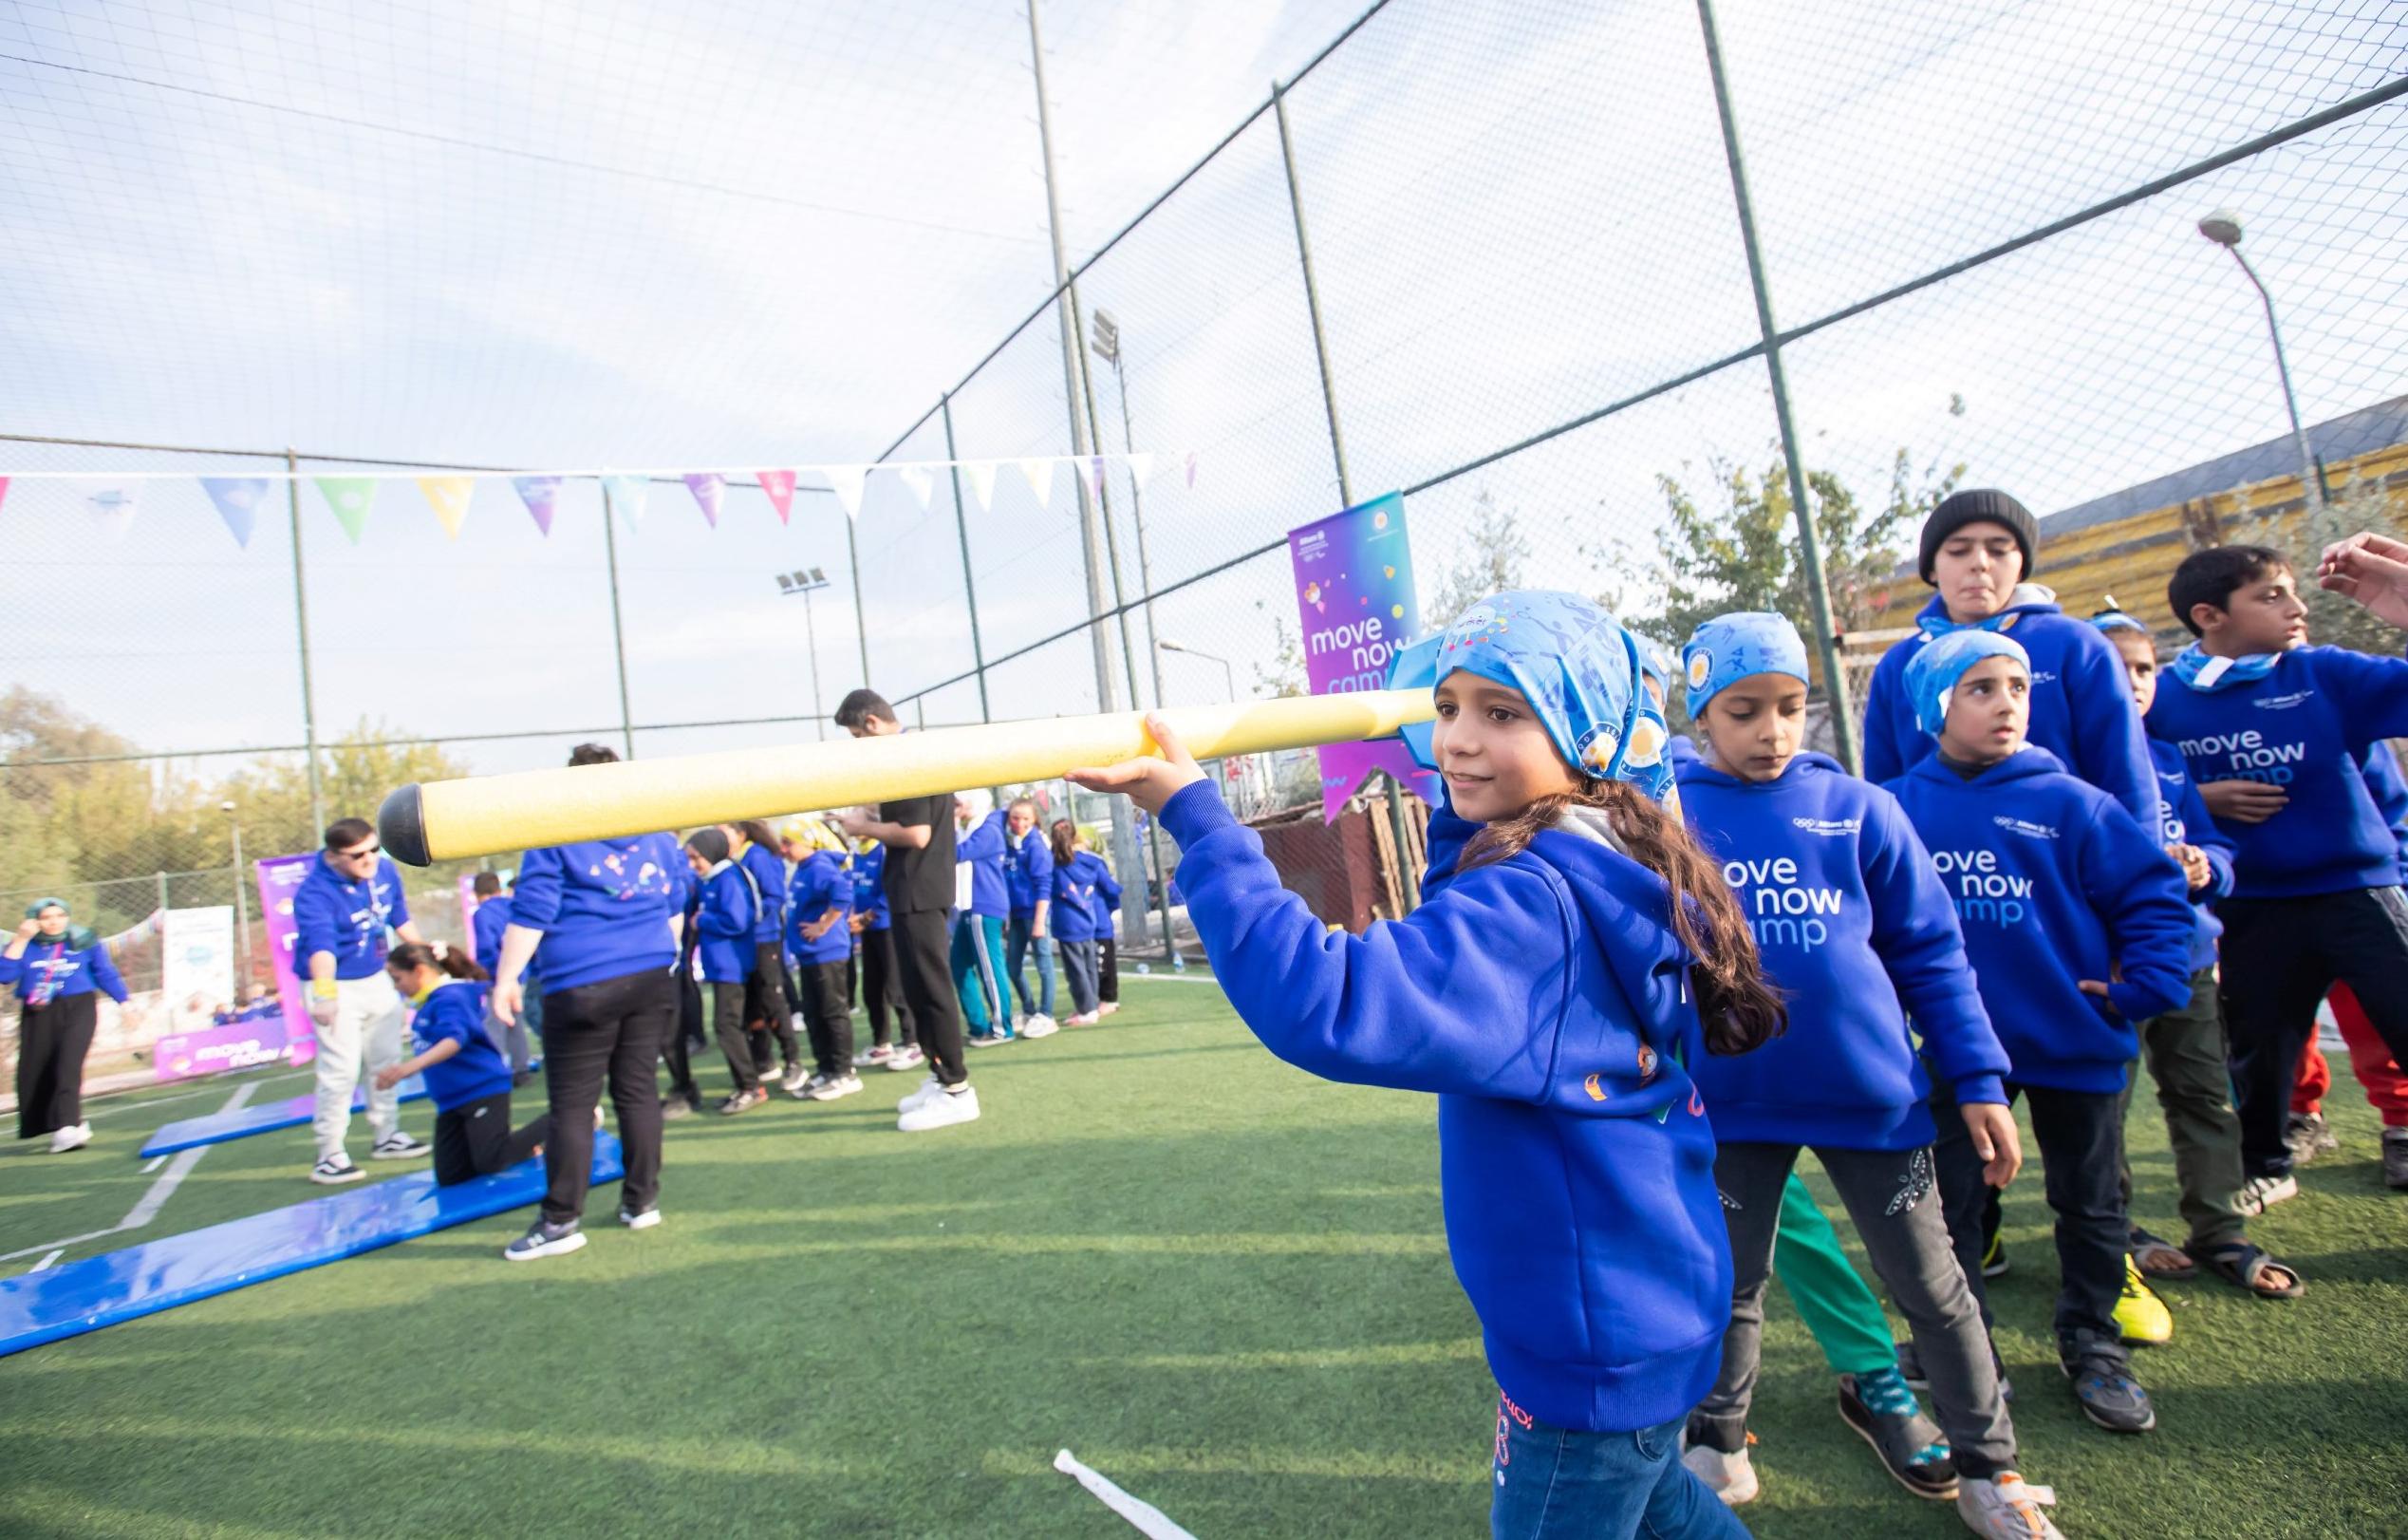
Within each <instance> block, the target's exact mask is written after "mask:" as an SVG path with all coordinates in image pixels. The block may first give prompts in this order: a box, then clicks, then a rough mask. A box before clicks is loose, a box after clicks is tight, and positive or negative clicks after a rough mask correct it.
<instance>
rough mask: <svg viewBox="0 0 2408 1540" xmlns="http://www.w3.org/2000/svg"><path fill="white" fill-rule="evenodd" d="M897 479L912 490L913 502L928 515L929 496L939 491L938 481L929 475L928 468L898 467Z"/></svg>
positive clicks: (896, 469) (923, 466)
mask: <svg viewBox="0 0 2408 1540" xmlns="http://www.w3.org/2000/svg"><path fill="white" fill-rule="evenodd" d="M895 479H897V480H899V481H901V482H902V483H903V484H904V485H905V487H907V488H909V489H910V492H911V498H912V500H913V501H914V502H917V503H918V504H919V505H920V511H921V512H922V513H926V512H927V511H928V495H929V494H930V493H932V492H934V491H935V490H936V489H937V483H936V479H935V478H934V477H931V476H930V475H929V474H928V467H926V466H925V465H898V466H896V467H895Z"/></svg>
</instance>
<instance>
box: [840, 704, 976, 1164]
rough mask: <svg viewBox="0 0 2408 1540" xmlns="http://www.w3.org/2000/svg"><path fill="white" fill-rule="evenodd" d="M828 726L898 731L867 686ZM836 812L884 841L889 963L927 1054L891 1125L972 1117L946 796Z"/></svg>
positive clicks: (865, 733) (872, 734)
mask: <svg viewBox="0 0 2408 1540" xmlns="http://www.w3.org/2000/svg"><path fill="white" fill-rule="evenodd" d="M836 725H837V726H839V727H842V728H844V729H845V731H847V732H849V733H850V734H852V735H853V736H854V737H855V738H884V737H886V736H887V735H888V734H890V733H899V732H901V731H903V725H902V723H898V722H897V721H896V720H895V708H894V707H893V706H891V705H888V704H887V701H886V698H885V697H884V696H882V695H879V694H877V693H876V692H875V691H872V690H866V689H859V690H855V691H853V692H852V693H851V694H849V695H848V696H846V697H845V698H844V700H843V702H841V703H840V704H838V705H837V707H836ZM843 821H844V826H845V833H846V834H848V835H850V836H853V837H854V838H856V839H874V840H876V841H878V843H880V844H882V845H884V846H886V847H887V870H886V876H885V880H884V885H885V888H886V893H887V911H888V912H889V913H890V914H891V915H892V916H893V920H892V926H891V929H892V932H893V936H894V946H895V962H896V965H897V966H896V971H897V972H898V973H899V974H901V975H902V979H901V983H902V985H903V998H904V1002H905V1004H906V1005H909V1006H910V1008H911V1017H912V1021H913V1022H914V1023H915V1024H917V1026H918V1027H919V1032H920V1046H921V1048H922V1049H923V1051H924V1052H925V1053H926V1054H927V1056H928V1078H927V1080H925V1081H924V1082H923V1083H922V1085H921V1087H920V1089H919V1090H917V1091H914V1092H913V1093H911V1095H909V1096H907V1097H905V1098H904V1099H903V1100H902V1102H901V1103H899V1104H898V1110H899V1111H900V1112H901V1113H902V1117H899V1118H898V1119H897V1120H896V1122H895V1126H896V1127H897V1128H899V1129H901V1130H902V1131H903V1132H904V1133H905V1134H917V1133H921V1132H924V1131H925V1130H928V1129H932V1128H947V1127H950V1126H952V1125H953V1124H955V1123H967V1122H971V1121H974V1120H975V1119H976V1118H977V1117H978V1116H979V1094H978V1093H977V1092H976V1091H974V1090H972V1089H971V1088H970V1067H969V1065H968V1063H967V1062H966V1061H964V1059H963V1055H962V1047H961V1012H960V1011H958V1010H957V1009H956V1008H955V1006H954V1001H953V975H952V967H951V962H950V957H951V948H952V944H953V915H952V911H953V901H954V873H953V865H954V854H953V852H954V847H953V798H952V796H951V795H950V794H949V793H939V794H938V795H937V796H934V797H912V798H905V799H903V800H901V801H896V802H882V803H880V804H879V806H878V816H877V817H874V818H873V817H868V816H867V815H866V814H861V813H849V814H847V815H845V817H844V820H843Z"/></svg>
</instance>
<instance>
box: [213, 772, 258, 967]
mask: <svg viewBox="0 0 2408 1540" xmlns="http://www.w3.org/2000/svg"><path fill="white" fill-rule="evenodd" d="M217 811H218V812H220V813H223V814H224V815H226V826H227V828H228V829H230V830H231V831H233V839H234V934H235V937H236V942H235V944H236V946H238V947H239V948H241V951H242V969H241V974H242V976H241V977H240V978H238V979H236V980H235V981H234V1002H233V1003H234V1005H235V1006H236V1008H240V1007H241V1005H243V1003H244V1002H243V999H242V993H243V991H244V990H245V989H247V988H249V987H250V986H251V906H250V905H249V904H247V903H245V902H244V901H243V896H242V822H241V820H240V819H238V818H236V817H234V804H233V803H232V802H220V803H218V804H217Z"/></svg>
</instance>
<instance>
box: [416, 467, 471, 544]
mask: <svg viewBox="0 0 2408 1540" xmlns="http://www.w3.org/2000/svg"><path fill="white" fill-rule="evenodd" d="M418 489H419V491H420V492H421V493H423V494H424V495H425V497H426V505H427V506H428V507H430V508H432V509H434V510H435V517H436V519H437V520H438V521H439V523H441V524H442V526H443V533H444V534H445V535H450V536H451V537H452V538H453V539H455V540H457V539H458V538H459V531H460V525H461V524H462V523H464V522H466V521H467V518H468V500H469V498H473V497H475V496H476V478H475V477H473V476H421V477H420V478H419V479H418Z"/></svg>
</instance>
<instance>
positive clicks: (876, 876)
mask: <svg viewBox="0 0 2408 1540" xmlns="http://www.w3.org/2000/svg"><path fill="white" fill-rule="evenodd" d="M864 843H867V844H868V846H869V848H868V850H861V849H858V848H856V849H855V850H854V851H853V909H854V910H855V911H857V912H859V913H862V914H866V915H868V920H867V921H865V922H864V925H865V928H866V929H868V930H886V929H887V927H888V926H890V925H892V924H893V923H894V916H893V912H892V911H889V910H888V909H887V847H886V846H884V845H881V844H879V843H878V842H877V841H876V840H868V841H865V842H864Z"/></svg>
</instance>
